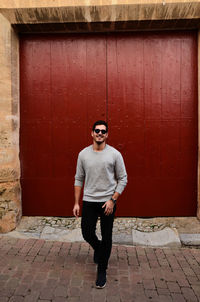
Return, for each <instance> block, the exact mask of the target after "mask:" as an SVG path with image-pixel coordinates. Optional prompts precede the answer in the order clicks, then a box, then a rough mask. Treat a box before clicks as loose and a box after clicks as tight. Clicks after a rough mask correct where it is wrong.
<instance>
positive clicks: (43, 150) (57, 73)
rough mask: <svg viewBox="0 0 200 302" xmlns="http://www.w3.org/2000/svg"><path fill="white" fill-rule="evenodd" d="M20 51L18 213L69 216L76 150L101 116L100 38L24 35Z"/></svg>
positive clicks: (103, 52) (103, 60)
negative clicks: (19, 173)
mask: <svg viewBox="0 0 200 302" xmlns="http://www.w3.org/2000/svg"><path fill="white" fill-rule="evenodd" d="M96 45H98V47H96ZM20 53H21V56H20V59H21V64H20V68H21V112H20V114H21V122H20V123H21V124H20V159H21V184H22V204H23V215H52V216H72V208H73V204H74V192H73V183H74V175H75V168H76V160H77V156H78V153H79V151H80V150H81V149H83V148H84V147H85V146H87V145H89V144H91V136H90V129H91V126H92V123H93V122H94V120H96V119H100V118H104V119H105V116H106V40H105V37H104V35H101V36H99V38H97V39H93V38H92V39H91V37H90V36H89V35H81V36H77V35H69V36H65V35H57V36H27V37H26V36H25V37H22V39H21V52H20Z"/></svg>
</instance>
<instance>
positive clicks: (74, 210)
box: [73, 204, 80, 218]
mask: <svg viewBox="0 0 200 302" xmlns="http://www.w3.org/2000/svg"><path fill="white" fill-rule="evenodd" d="M79 211H80V206H79V204H75V205H74V208H73V214H74V216H75V217H76V218H78V216H79Z"/></svg>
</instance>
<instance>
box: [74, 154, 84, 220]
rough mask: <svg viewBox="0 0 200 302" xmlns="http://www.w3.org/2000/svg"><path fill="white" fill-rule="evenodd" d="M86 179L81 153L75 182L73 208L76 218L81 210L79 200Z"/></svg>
mask: <svg viewBox="0 0 200 302" xmlns="http://www.w3.org/2000/svg"><path fill="white" fill-rule="evenodd" d="M84 179H85V171H84V168H83V165H82V160H81V156H80V153H79V156H78V160H77V165H76V175H75V182H74V198H75V203H74V208H73V214H74V216H75V217H76V218H78V216H79V212H80V206H79V200H80V197H81V189H82V186H83V182H84Z"/></svg>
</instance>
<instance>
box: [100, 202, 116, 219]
mask: <svg viewBox="0 0 200 302" xmlns="http://www.w3.org/2000/svg"><path fill="white" fill-rule="evenodd" d="M102 208H105V211H104V213H105V215H107V216H108V215H110V214H112V212H113V208H114V203H113V202H112V200H108V201H106V202H105V203H104V205H103V206H102Z"/></svg>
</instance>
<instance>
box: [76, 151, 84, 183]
mask: <svg viewBox="0 0 200 302" xmlns="http://www.w3.org/2000/svg"><path fill="white" fill-rule="evenodd" d="M84 179H85V171H84V168H83V163H82V159H81V156H80V153H79V156H78V160H77V166H76V174H75V182H74V186H79V187H82V186H83V182H84Z"/></svg>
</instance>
